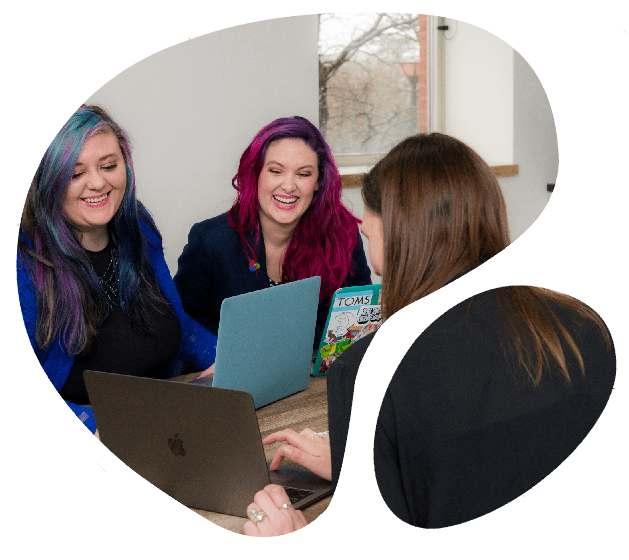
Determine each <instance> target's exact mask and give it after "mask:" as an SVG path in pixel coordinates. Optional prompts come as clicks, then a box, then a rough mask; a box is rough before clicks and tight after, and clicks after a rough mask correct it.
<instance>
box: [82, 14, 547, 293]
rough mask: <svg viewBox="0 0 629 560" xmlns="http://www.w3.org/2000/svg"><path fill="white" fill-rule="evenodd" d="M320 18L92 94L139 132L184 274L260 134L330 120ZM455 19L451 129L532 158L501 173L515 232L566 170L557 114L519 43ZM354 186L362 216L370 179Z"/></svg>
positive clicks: (145, 179) (167, 56) (185, 57)
mask: <svg viewBox="0 0 629 560" xmlns="http://www.w3.org/2000/svg"><path fill="white" fill-rule="evenodd" d="M317 21H318V19H317V16H316V15H315V16H302V17H291V18H283V19H275V20H270V21H263V22H258V23H253V24H248V25H242V26H238V27H232V28H229V29H225V30H221V31H218V32H215V33H211V34H208V35H204V36H202V37H199V38H197V39H193V40H190V41H186V42H184V43H181V44H179V45H176V46H174V47H171V48H169V49H165V50H163V51H160V52H158V53H156V54H154V55H153V56H150V57H148V58H146V59H144V60H142V61H140V62H138V63H137V64H135V65H134V66H132V67H130V68H129V69H127V70H126V71H124V72H122V73H121V74H119V75H118V76H116V77H115V78H113V79H112V80H111V81H109V82H108V83H107V84H105V85H104V86H103V87H102V88H101V89H99V90H98V91H97V92H96V93H94V94H93V95H92V96H91V97H90V98H89V100H88V101H89V102H90V103H97V104H100V105H102V106H103V107H105V108H106V109H107V110H109V111H110V112H111V113H112V115H113V116H114V118H115V119H116V120H118V121H119V122H120V123H121V125H122V126H123V127H125V129H126V130H127V131H128V132H129V133H130V136H131V139H132V142H133V145H134V151H133V157H134V163H135V168H136V174H137V185H138V197H139V198H140V200H142V201H143V202H144V203H145V204H146V206H147V207H148V208H149V210H150V211H151V213H152V214H153V216H154V217H155V219H156V222H157V224H158V226H159V228H160V230H161V232H162V235H163V238H164V247H165V253H166V261H167V263H168V265H169V267H170V269H171V272H172V274H174V273H175V272H176V270H177V258H178V257H179V255H180V254H181V251H182V249H183V247H184V245H185V243H186V241H187V236H188V232H189V230H190V227H191V226H192V225H193V224H194V223H196V222H198V221H200V220H203V219H205V218H209V217H212V216H215V215H217V214H220V213H221V212H224V211H225V210H227V209H228V208H229V207H230V205H231V203H232V202H233V199H234V190H233V188H232V186H231V180H232V178H233V176H234V174H235V172H236V168H237V165H238V160H239V158H240V155H241V153H242V151H243V150H244V148H245V147H246V146H247V144H248V143H249V142H250V141H251V139H252V138H253V136H254V134H255V133H256V132H257V131H258V130H259V129H260V128H261V127H262V126H264V125H265V124H267V123H268V122H270V121H271V120H273V119H275V118H278V117H281V116H291V115H294V114H299V115H301V116H304V117H306V118H308V119H310V120H312V121H313V122H314V123H317V122H318V62H317V31H318V29H317ZM448 24H449V25H450V26H451V29H450V30H449V31H448V32H446V35H445V37H449V38H448V39H446V41H445V45H446V57H447V60H446V90H447V99H446V132H447V133H448V134H452V135H453V136H457V137H459V138H461V139H462V140H463V141H465V142H467V143H468V144H470V145H471V146H472V147H473V148H474V149H475V150H477V151H478V152H479V153H480V155H481V156H482V157H484V158H485V159H486V160H488V162H489V163H491V164H507V163H517V164H518V165H519V166H520V174H519V175H518V176H517V177H508V178H503V179H501V180H500V184H501V187H502V189H503V192H504V194H505V199H506V202H507V207H508V212H509V220H510V228H511V235H512V239H515V238H517V237H518V236H519V235H521V233H522V232H524V230H526V229H527V228H528V227H529V226H530V225H531V224H532V223H533V222H534V221H535V219H536V218H537V216H538V215H539V214H540V213H541V211H542V210H543V209H544V206H545V204H546V202H547V201H548V195H547V193H546V183H552V182H554V180H555V176H556V167H557V163H556V158H557V149H556V135H555V129H554V123H553V120H552V113H551V111H550V107H549V105H548V101H547V99H546V95H545V94H544V91H543V88H542V87H541V84H540V83H539V81H538V80H537V78H536V76H535V74H534V72H533V71H532V70H531V69H530V67H529V66H528V64H527V63H526V62H525V61H524V60H523V59H522V58H521V57H519V55H517V53H516V54H515V55H514V51H513V49H512V48H511V47H510V46H509V45H507V44H506V43H505V42H503V41H502V40H501V39H499V38H498V37H496V36H494V35H492V34H490V33H488V32H486V31H484V30H482V29H480V28H478V27H475V26H472V25H468V24H465V23H462V22H453V20H448ZM345 195H346V203H347V205H348V207H349V208H350V209H352V210H353V211H354V212H355V214H356V215H358V216H362V212H363V205H362V200H361V198H360V191H359V189H347V191H346V193H345ZM373 280H374V281H375V282H379V281H380V279H379V278H378V277H376V276H375V275H374V276H373Z"/></svg>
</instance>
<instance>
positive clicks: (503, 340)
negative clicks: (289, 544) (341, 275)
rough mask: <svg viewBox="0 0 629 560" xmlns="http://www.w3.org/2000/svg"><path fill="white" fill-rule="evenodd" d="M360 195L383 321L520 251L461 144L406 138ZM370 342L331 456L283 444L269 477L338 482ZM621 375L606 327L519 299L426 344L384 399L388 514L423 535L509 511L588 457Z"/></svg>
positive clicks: (435, 332)
mask: <svg viewBox="0 0 629 560" xmlns="http://www.w3.org/2000/svg"><path fill="white" fill-rule="evenodd" d="M362 194H363V199H364V201H365V206H366V209H365V214H364V216H363V224H362V231H363V233H364V234H365V236H366V237H367V238H368V240H369V255H370V260H371V264H372V266H373V268H374V270H375V271H376V272H377V273H380V274H381V275H382V277H383V281H382V285H383V289H382V294H381V300H380V301H381V304H382V314H383V318H384V320H386V319H388V318H390V317H391V316H392V315H393V314H394V313H395V312H397V311H399V310H400V309H401V308H403V307H404V306H406V305H408V304H410V303H412V302H414V301H416V300H418V299H420V298H422V297H424V296H426V295H428V294H430V293H432V292H434V291H436V290H438V289H439V288H441V287H443V286H444V285H446V284H448V283H449V282H452V281H453V280H455V279H457V278H459V277H460V276H462V275H464V274H466V273H467V272H469V271H470V270H472V269H474V268H476V267H478V266H480V265H481V264H483V263H484V262H486V261H487V260H489V259H490V258H492V257H493V256H495V255H496V254H497V253H499V252H500V251H501V250H502V249H504V248H505V247H506V246H507V245H508V244H509V234H508V227H507V216H506V209H505V204H504V200H503V198H502V194H501V192H500V187H499V185H498V182H497V180H496V179H495V177H494V175H493V173H492V171H491V169H490V168H489V167H488V166H487V164H486V163H485V162H484V161H483V160H482V159H481V158H480V157H479V156H478V155H477V154H476V153H475V152H474V151H473V150H471V149H470V148H469V147H468V146H466V145H465V144H464V143H462V142H460V141H458V140H456V139H454V138H451V137H449V136H445V135H442V134H436V133H433V134H420V135H417V136H413V137H410V138H407V139H406V140H404V141H403V142H401V143H400V144H399V145H397V146H396V147H395V148H393V150H391V152H389V154H387V156H385V158H384V159H383V160H381V161H380V162H379V163H378V164H377V165H376V166H375V167H374V168H373V169H372V171H371V172H370V173H368V174H367V175H366V176H365V177H364V181H363V191H362ZM372 336H373V335H370V336H367V337H365V338H364V339H362V340H360V341H358V342H356V343H355V344H354V345H352V346H351V347H350V348H348V350H346V351H345V352H344V353H343V354H341V356H339V357H338V358H337V359H336V360H335V362H334V363H333V365H332V366H331V368H330V370H329V372H328V411H329V412H328V414H329V428H330V438H329V444H328V442H327V441H326V440H325V439H322V438H317V437H316V436H314V435H312V434H311V433H305V432H304V433H301V434H295V433H294V432H290V431H284V432H279V433H277V434H273V435H272V436H269V437H268V438H267V439H266V440H265V443H272V442H273V441H282V440H283V441H286V443H285V444H284V445H282V447H281V448H280V449H279V451H278V452H277V454H276V457H275V458H274V461H273V462H272V464H271V468H276V466H277V465H279V463H280V462H281V460H282V458H283V457H288V456H290V458H291V459H292V460H294V461H297V462H299V463H301V464H303V465H304V466H306V467H308V468H311V469H312V470H314V471H315V472H318V473H319V474H320V475H322V476H326V475H327V477H328V478H330V479H331V480H332V481H333V482H334V483H336V482H337V481H338V478H339V474H340V470H341V464H342V460H343V455H344V452H345V442H346V438H347V433H348V430H349V419H350V412H351V405H352V396H353V389H354V381H355V379H356V374H357V372H358V367H359V365H360V362H361V360H362V358H363V356H364V354H365V352H366V350H367V347H368V345H369V343H370V342H371V339H372ZM615 369H616V367H615V354H614V351H613V345H612V341H611V337H610V335H609V333H608V331H607V329H606V327H605V325H604V323H603V322H602V320H601V319H600V317H598V315H597V314H596V313H594V311H592V310H591V309H590V308H589V307H587V306H585V305H584V304H582V303H581V302H579V301H578V300H575V299H574V298H571V297H569V296H565V295H562V294H558V293H556V292H551V291H549V290H544V289H540V288H534V287H528V286H508V287H504V288H498V289H493V290H489V291H487V292H484V293H481V294H477V295H476V296H474V297H472V298H470V299H469V300H466V301H463V302H461V303H460V304H458V305H456V306H455V307H453V308H452V309H450V310H448V311H447V312H446V313H444V314H443V315H442V316H441V317H439V319H437V320H436V321H435V322H434V323H433V324H432V325H430V326H429V327H428V328H427V329H426V331H424V333H422V335H421V336H420V337H419V338H418V339H417V340H416V341H415V343H414V344H413V345H412V346H411V348H410V349H409V351H408V352H407V354H406V356H405V357H404V359H403V360H402V361H401V363H400V365H399V366H398V368H397V370H396V373H395V374H394V376H393V378H392V380H391V383H390V385H389V387H388V389H387V392H386V394H385V397H384V400H383V402H382V406H381V409H380V414H379V417H378V423H377V427H376V434H375V441H374V465H375V472H376V478H377V482H378V486H379V488H380V491H381V493H382V497H383V499H384V500H385V502H386V503H387V505H388V506H389V508H390V509H391V510H392V511H393V513H394V514H395V515H397V516H398V517H399V518H400V519H402V520H403V521H405V522H407V523H409V524H411V525H414V526H418V527H445V526H449V525H455V524H458V523H463V522H465V521H469V520H471V519H474V518H476V517H479V516H481V515H484V514H486V513H489V512H491V511H493V510H495V509H497V508H499V507H501V506H503V505H505V504H506V503H508V502H509V501H511V500H513V499H515V498H516V497H518V496H519V495H521V494H523V493H524V492H526V491H527V490H529V489H530V488H532V487H533V486H534V485H535V484H537V483H538V482H539V481H541V480H542V479H543V478H544V477H546V476H547V475H548V474H550V473H551V472H552V471H553V470H554V469H555V468H556V467H557V466H559V464H561V462H562V461H564V460H565V459H566V458H567V457H568V456H569V455H570V453H572V451H574V449H575V448H576V447H577V446H578V445H579V443H580V442H581V441H582V440H583V438H584V437H585V436H586V435H587V433H588V432H589V431H590V429H591V428H592V427H593V425H594V423H595V422H596V420H597V419H598V417H599V416H600V414H601V413H602V411H603V409H604V407H605V405H606V403H607V400H608V398H609V395H610V394H611V390H612V387H613V383H614V379H615ZM328 445H329V447H328ZM256 504H258V505H261V504H260V501H259V500H258V499H257V497H256ZM265 505H268V502H266V504H265ZM269 524H271V522H269ZM261 525H262V523H259V524H258V527H257V528H258V530H259V532H260V533H262V532H263V530H265V529H266V528H264V527H261Z"/></svg>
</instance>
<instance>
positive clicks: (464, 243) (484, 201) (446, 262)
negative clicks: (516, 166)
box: [362, 133, 611, 385]
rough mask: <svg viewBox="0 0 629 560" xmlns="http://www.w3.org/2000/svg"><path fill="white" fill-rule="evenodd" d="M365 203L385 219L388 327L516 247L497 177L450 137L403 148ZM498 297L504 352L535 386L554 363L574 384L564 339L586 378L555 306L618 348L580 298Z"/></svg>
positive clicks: (505, 293)
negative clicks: (572, 312)
mask: <svg viewBox="0 0 629 560" xmlns="http://www.w3.org/2000/svg"><path fill="white" fill-rule="evenodd" d="M362 196H363V200H364V202H365V206H366V207H367V208H368V209H369V210H370V211H371V212H373V213H375V214H377V215H379V216H380V217H381V219H382V225H383V232H384V267H383V273H382V285H383V289H382V295H381V299H380V301H381V304H382V315H383V317H384V319H386V318H388V317H391V315H393V314H394V313H395V312H397V311H399V310H400V309H402V308H403V307H405V306H407V305H409V304H410V303H412V302H414V301H416V300H418V299H420V298H422V297H424V296H427V295H428V294H430V293H432V292H434V291H436V290H438V289H439V288H441V287H442V286H444V285H445V284H447V283H448V282H449V281H451V280H452V279H453V278H455V277H456V276H457V275H459V274H461V273H463V272H464V271H467V270H471V269H474V268H476V267H478V266H480V265H481V264H483V263H484V262H486V261H488V260H489V259H490V258H492V257H493V256H495V255H497V254H498V253H499V252H500V251H502V250H503V249H504V248H505V247H507V245H509V243H510V240H509V228H508V222H507V210H506V206H505V202H504V198H503V196H502V192H501V190H500V185H499V184H498V181H497V179H496V177H495V176H494V174H493V172H492V171H491V169H490V168H489V166H488V165H487V164H486V163H485V162H484V161H483V159H482V158H481V157H480V156H479V155H478V154H477V153H476V152H475V151H474V150H472V149H471V148H470V147H469V146H467V145H466V144H464V143H463V142H461V141H460V140H457V139H455V138H452V137H451V136H447V135H445V134H439V133H431V134H418V135H416V136H411V137H409V138H407V139H406V140H403V141H402V142H400V144H398V145H397V146H395V147H394V148H393V149H392V150H391V151H390V152H389V153H388V154H387V155H386V156H385V157H384V158H383V159H382V160H380V162H378V164H376V166H375V167H374V168H373V169H372V170H371V171H370V172H369V173H367V174H366V175H364V176H363V188H362ZM497 294H498V301H499V303H500V309H501V320H502V322H503V324H504V327H505V332H506V333H507V336H506V337H505V340H506V347H507V353H508V354H510V355H512V356H515V359H516V361H517V363H518V366H519V367H520V369H521V370H522V371H524V372H525V373H526V375H527V376H528V378H529V379H530V380H531V381H532V382H533V384H535V385H538V384H539V382H540V379H541V376H542V370H543V368H544V366H545V365H547V364H549V363H550V362H552V361H554V362H556V363H557V364H558V365H559V368H560V370H561V371H562V373H563V375H564V377H565V378H566V379H567V380H568V381H570V375H569V373H568V369H567V366H566V358H565V355H564V352H563V349H562V341H563V342H564V343H565V344H567V346H568V348H570V350H571V351H572V352H573V353H574V355H575V356H576V358H577V360H578V363H579V364H580V367H581V370H582V371H583V361H582V358H581V354H580V352H579V349H578V347H577V345H576V343H575V342H574V340H573V339H572V337H571V336H570V334H569V333H568V331H567V330H566V329H565V327H564V326H563V325H562V324H561V322H560V321H559V319H558V318H557V317H556V315H555V314H554V313H553V312H552V310H551V309H550V307H549V306H548V302H549V301H551V300H552V301H555V302H557V303H559V304H563V305H565V306H568V307H570V308H572V309H574V310H575V311H576V312H577V313H578V314H579V315H581V316H582V317H584V318H586V319H590V320H592V321H594V322H595V323H596V324H597V325H598V326H599V327H600V329H601V331H602V332H603V334H604V336H605V338H606V340H607V343H608V346H609V347H611V341H610V339H609V335H608V334H607V330H606V329H605V326H604V324H603V322H602V321H601V319H600V318H599V317H598V315H596V313H594V312H593V311H592V310H591V309H590V308H589V307H587V306H585V305H584V304H583V303H581V302H580V301H578V300H576V299H574V298H571V297H569V296H565V295H563V294H558V293H556V292H552V291H550V290H543V289H540V288H533V287H529V286H508V287H505V288H500V289H498V290H497Z"/></svg>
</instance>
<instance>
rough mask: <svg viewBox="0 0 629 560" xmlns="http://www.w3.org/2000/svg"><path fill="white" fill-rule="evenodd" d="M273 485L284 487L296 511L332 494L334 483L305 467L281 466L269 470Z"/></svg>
mask: <svg viewBox="0 0 629 560" xmlns="http://www.w3.org/2000/svg"><path fill="white" fill-rule="evenodd" d="M269 477H270V478H271V484H279V485H280V486H283V487H284V489H285V490H286V492H287V493H288V495H289V497H290V498H291V502H292V504H293V506H294V507H295V509H301V508H304V507H306V506H308V505H310V504H311V503H314V502H316V501H318V500H320V499H321V498H323V497H324V496H327V495H329V494H331V493H332V483H331V482H330V481H329V480H325V479H324V478H321V477H320V476H317V475H316V474H314V473H313V472H311V471H309V470H308V469H305V468H303V467H293V466H289V465H281V466H280V467H279V469H277V470H276V471H271V470H269Z"/></svg>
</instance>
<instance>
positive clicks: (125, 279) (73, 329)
mask: <svg viewBox="0 0 629 560" xmlns="http://www.w3.org/2000/svg"><path fill="white" fill-rule="evenodd" d="M104 131H110V132H112V133H113V134H114V136H115V137H116V140H117V141H118V144H119V146H120V150H121V152H122V155H123V157H124V162H125V168H126V175H127V185H126V189H125V193H124V196H123V199H122V202H121V204H120V207H119V208H118V210H117V211H116V214H115V215H114V218H113V219H112V221H111V222H110V223H109V233H110V236H111V238H112V240H113V242H114V243H115V245H116V247H117V250H118V263H119V294H120V304H121V307H122V309H123V310H124V311H125V312H126V313H127V314H128V315H129V316H130V317H131V318H132V320H133V322H134V323H135V324H137V325H140V326H141V327H142V328H144V329H146V330H150V326H149V324H148V321H147V314H146V303H147V301H148V299H159V300H162V301H163V297H162V296H161V294H160V292H159V288H158V286H157V281H156V279H155V272H154V270H153V267H152V265H151V262H150V259H149V257H148V245H147V241H146V239H145V238H144V236H143V235H142V233H141V230H140V222H139V219H140V217H142V218H143V219H145V220H146V221H147V222H148V223H149V224H151V226H152V227H153V228H154V225H153V222H152V220H151V218H150V216H149V215H148V212H147V211H146V210H145V209H144V208H143V207H142V205H141V204H140V203H139V202H138V201H137V199H136V193H135V174H134V171H133V162H132V159H131V145H130V142H129V139H128V136H127V135H126V134H125V132H124V131H123V130H122V128H121V127H120V126H119V125H118V124H117V123H116V122H115V121H114V120H113V119H112V118H111V117H110V116H109V115H108V114H107V113H106V112H105V111H104V110H103V109H101V108H100V107H96V106H87V105H83V106H81V107H80V108H79V109H78V110H77V111H76V112H75V113H74V114H73V115H72V116H71V117H70V118H69V119H68V121H67V122H66V123H65V124H64V125H63V127H62V128H61V130H60V131H59V132H58V133H57V135H56V136H55V138H54V140H53V141H52V143H51V144H50V146H49V147H48V149H47V150H46V153H45V154H44V157H43V158H42V160H41V163H40V164H39V167H38V169H37V172H36V173H35V177H34V179H33V182H32V183H31V187H30V189H29V192H28V196H27V199H26V204H25V206H24V212H23V215H22V222H21V228H20V240H19V243H18V247H19V251H20V256H21V259H22V262H23V263H28V266H29V267H30V273H31V277H32V279H33V283H34V285H35V290H36V293H37V300H38V318H37V327H36V333H35V334H36V340H37V343H38V344H39V346H40V347H42V348H45V347H47V346H48V345H49V344H50V343H51V342H52V341H53V340H55V339H56V338H57V337H58V338H59V339H60V340H61V343H62V345H63V346H64V347H65V348H66V349H67V351H68V352H69V353H70V354H78V353H80V352H82V351H85V350H88V349H89V347H90V344H91V342H92V340H93V338H94V336H95V335H96V330H97V328H98V326H99V325H100V324H101V323H102V321H103V320H104V319H105V318H106V317H107V314H108V312H109V305H108V300H107V298H106V296H105V293H104V291H103V288H102V286H101V284H100V281H99V280H98V277H97V276H96V273H95V272H94V269H93V268H92V266H91V264H90V261H89V257H88V255H87V253H86V252H85V250H84V249H83V247H82V246H81V242H80V238H81V232H80V231H78V230H77V229H76V228H75V227H74V226H73V224H72V223H71V222H70V220H68V218H67V217H66V216H65V215H64V213H63V200H64V194H65V191H66V189H67V187H68V185H69V184H70V180H71V179H72V175H73V173H74V167H75V165H76V162H77V160H78V158H79V154H80V153H81V148H82V147H83V144H84V143H85V141H86V140H87V139H88V138H90V137H92V136H93V135H94V134H98V133H101V132H104ZM156 231H157V230H156Z"/></svg>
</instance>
